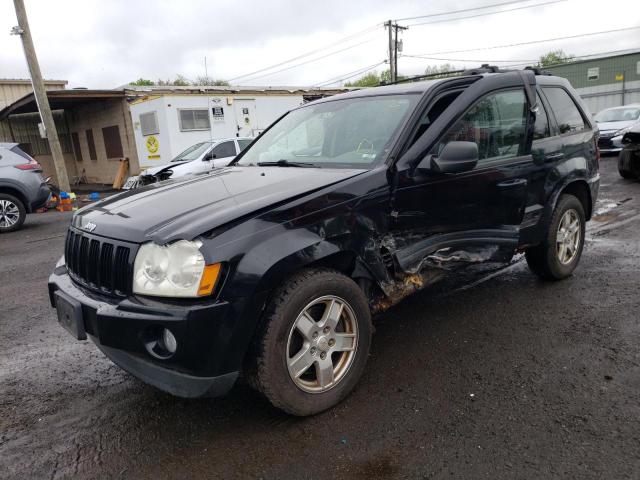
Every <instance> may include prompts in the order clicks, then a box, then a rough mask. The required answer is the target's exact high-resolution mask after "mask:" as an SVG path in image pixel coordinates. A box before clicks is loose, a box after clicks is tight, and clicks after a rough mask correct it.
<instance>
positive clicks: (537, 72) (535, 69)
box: [524, 66, 551, 76]
mask: <svg viewBox="0 0 640 480" xmlns="http://www.w3.org/2000/svg"><path fill="white" fill-rule="evenodd" d="M524 69H525V70H531V71H532V72H533V74H534V75H547V76H551V72H550V71H548V70H543V69H542V67H531V66H529V67H524Z"/></svg>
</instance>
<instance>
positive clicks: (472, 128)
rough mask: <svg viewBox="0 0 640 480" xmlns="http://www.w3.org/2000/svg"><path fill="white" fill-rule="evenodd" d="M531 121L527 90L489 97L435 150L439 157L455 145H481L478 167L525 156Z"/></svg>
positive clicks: (495, 94)
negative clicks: (529, 120) (525, 93)
mask: <svg viewBox="0 0 640 480" xmlns="http://www.w3.org/2000/svg"><path fill="white" fill-rule="evenodd" d="M526 120H527V101H526V97H525V95H524V91H523V90H508V91H503V92H498V93H492V94H490V95H487V96H486V97H484V98H482V99H481V100H480V101H478V102H477V103H476V104H475V105H474V106H472V107H471V109H470V110H468V111H467V113H465V114H464V115H463V117H462V118H461V119H460V120H458V122H457V123H456V124H455V125H454V126H453V128H451V130H449V132H448V133H447V134H446V135H445V136H444V138H443V139H442V140H441V141H440V142H439V143H438V144H437V145H436V146H435V147H434V149H433V150H432V152H431V153H432V154H434V155H438V154H439V152H440V151H442V148H443V147H444V146H445V145H446V144H447V143H448V142H451V141H466V142H474V143H476V144H477V145H478V159H479V162H478V164H479V165H481V164H482V163H487V162H489V161H493V160H504V159H509V158H514V157H517V156H520V155H523V150H524V146H525V133H526Z"/></svg>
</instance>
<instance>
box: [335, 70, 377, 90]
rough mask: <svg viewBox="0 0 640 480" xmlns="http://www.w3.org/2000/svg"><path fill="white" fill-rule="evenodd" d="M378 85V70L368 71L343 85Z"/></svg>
mask: <svg viewBox="0 0 640 480" xmlns="http://www.w3.org/2000/svg"><path fill="white" fill-rule="evenodd" d="M378 85H380V76H379V75H378V72H370V73H367V74H365V75H363V76H362V77H360V78H359V79H357V80H354V81H353V82H347V83H345V84H344V86H345V87H377V86H378Z"/></svg>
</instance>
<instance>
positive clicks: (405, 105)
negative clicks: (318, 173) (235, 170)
mask: <svg viewBox="0 0 640 480" xmlns="http://www.w3.org/2000/svg"><path fill="white" fill-rule="evenodd" d="M417 100H418V95H389V96H377V97H362V98H349V99H344V100H335V101H329V102H323V103H318V104H315V105H309V106H307V107H303V108H300V109H298V110H294V111H292V112H291V113H289V114H288V115H287V116H285V117H284V118H283V119H282V120H280V121H279V122H278V123H277V124H275V125H274V126H273V127H271V128H270V129H269V130H268V131H266V132H265V133H263V134H262V136H260V137H258V139H257V140H256V141H255V143H254V144H253V145H252V146H251V148H249V150H247V152H246V154H245V155H244V156H243V157H242V158H241V159H240V160H239V161H238V163H237V165H259V164H264V163H271V162H274V163H276V164H279V165H282V164H286V163H289V164H298V166H300V164H311V165H313V166H316V167H325V168H370V167H371V166H372V165H373V164H374V163H375V162H376V161H377V160H378V159H380V158H383V157H384V156H385V155H386V154H387V153H388V151H389V148H390V143H391V140H392V138H393V136H394V133H395V132H396V130H397V129H398V127H399V126H400V124H401V123H402V120H403V119H404V118H405V117H406V116H407V114H408V113H409V111H410V110H411V107H412V106H413V105H414V104H415V102H417ZM285 166H286V165H285Z"/></svg>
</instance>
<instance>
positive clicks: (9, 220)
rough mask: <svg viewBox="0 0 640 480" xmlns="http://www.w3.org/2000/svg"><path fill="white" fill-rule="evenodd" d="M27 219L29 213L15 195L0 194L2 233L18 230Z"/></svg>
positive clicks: (0, 230) (0, 228)
mask: <svg viewBox="0 0 640 480" xmlns="http://www.w3.org/2000/svg"><path fill="white" fill-rule="evenodd" d="M25 218H27V211H26V209H25V208H24V205H23V204H22V202H21V201H20V200H18V199H17V198H16V197H14V196H13V195H8V194H6V193H0V233H6V232H13V231H14V230H18V229H19V228H20V227H21V226H22V224H23V223H24V220H25Z"/></svg>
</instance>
